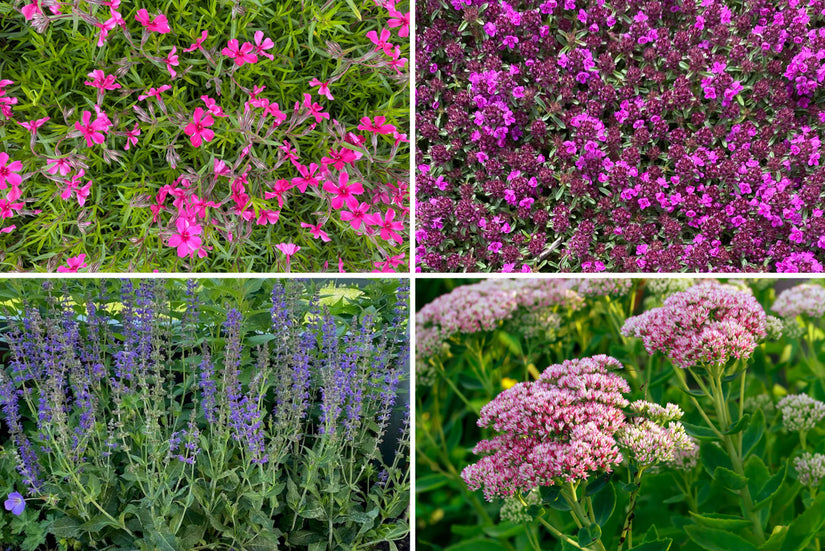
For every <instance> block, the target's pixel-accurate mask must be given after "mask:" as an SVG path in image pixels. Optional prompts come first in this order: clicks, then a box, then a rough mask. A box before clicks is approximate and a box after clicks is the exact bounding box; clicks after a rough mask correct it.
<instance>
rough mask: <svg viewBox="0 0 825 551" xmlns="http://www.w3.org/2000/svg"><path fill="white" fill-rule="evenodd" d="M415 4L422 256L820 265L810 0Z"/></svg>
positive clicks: (534, 263)
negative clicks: (416, 12) (750, 2)
mask: <svg viewBox="0 0 825 551" xmlns="http://www.w3.org/2000/svg"><path fill="white" fill-rule="evenodd" d="M418 13H419V14H421V18H420V21H419V26H418V28H419V32H418V33H417V36H416V41H417V42H416V57H417V59H416V71H417V75H416V85H417V88H416V97H415V101H416V128H417V130H418V136H417V148H418V153H417V156H416V159H417V163H418V166H417V167H416V169H417V171H418V172H417V176H416V197H417V203H416V204H417V210H416V222H417V227H416V231H415V240H416V250H417V252H418V255H417V258H418V259H419V260H418V268H419V269H421V270H422V271H441V272H453V271H456V272H457V271H490V272H506V271H510V270H512V267H513V266H521V267H525V266H526V269H528V270H531V271H542V270H543V271H585V272H598V271H613V272H679V271H685V272H708V271H725V272H728V271H731V272H732V271H736V272H741V271H746V272H762V271H776V272H820V271H822V270H823V264H825V195H823V191H825V188H824V187H823V185H825V158H823V157H822V153H821V150H822V136H823V130H825V107H824V106H825V101H823V100H824V99H825V86H824V85H823V83H825V27H824V26H823V21H825V19H823V18H825V14H823V4H822V1H821V0H810V1H806V2H798V1H797V0H779V1H777V2H773V3H770V4H766V3H762V4H759V5H758V6H753V5H750V4H744V3H731V2H728V1H725V0H702V1H699V0H689V1H688V2H686V3H685V2H678V3H669V2H658V1H648V0H630V1H624V2H621V3H618V4H617V3H605V2H598V1H596V2H574V1H572V0H539V1H527V0H489V1H485V2H482V1H477V0H451V1H450V2H445V1H443V0H424V1H423V2H422V3H421V4H420V6H419V10H418ZM551 236H552V237H551Z"/></svg>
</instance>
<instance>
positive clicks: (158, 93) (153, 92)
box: [138, 84, 172, 101]
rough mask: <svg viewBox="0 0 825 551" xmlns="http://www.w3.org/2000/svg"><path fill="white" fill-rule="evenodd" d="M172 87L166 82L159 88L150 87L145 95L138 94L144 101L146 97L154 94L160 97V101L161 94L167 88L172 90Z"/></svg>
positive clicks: (139, 98)
mask: <svg viewBox="0 0 825 551" xmlns="http://www.w3.org/2000/svg"><path fill="white" fill-rule="evenodd" d="M171 89H172V87H171V86H169V85H168V84H164V85H163V86H161V87H160V88H158V89H157V90H156V89H155V88H149V91H147V92H146V94H145V95H140V96H138V100H140V101H143V100H145V99H146V98H149V97H152V96H154V97H156V98H157V99H158V101H160V95H161V94H162V93H163V92H165V91H166V90H171Z"/></svg>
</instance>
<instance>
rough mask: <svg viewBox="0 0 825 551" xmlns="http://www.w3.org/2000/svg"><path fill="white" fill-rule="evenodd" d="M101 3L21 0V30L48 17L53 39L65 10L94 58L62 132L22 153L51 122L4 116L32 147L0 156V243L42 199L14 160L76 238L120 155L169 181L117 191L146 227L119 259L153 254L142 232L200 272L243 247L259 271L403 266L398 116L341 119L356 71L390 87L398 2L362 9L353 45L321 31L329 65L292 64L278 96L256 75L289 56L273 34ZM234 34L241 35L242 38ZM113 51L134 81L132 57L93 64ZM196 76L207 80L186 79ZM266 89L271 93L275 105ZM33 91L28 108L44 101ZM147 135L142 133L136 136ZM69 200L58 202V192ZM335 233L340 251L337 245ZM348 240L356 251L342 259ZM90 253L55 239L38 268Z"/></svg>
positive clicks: (397, 76)
mask: <svg viewBox="0 0 825 551" xmlns="http://www.w3.org/2000/svg"><path fill="white" fill-rule="evenodd" d="M103 4H105V6H101V7H100V9H96V8H97V6H95V9H94V10H92V11H90V12H87V11H86V10H89V9H91V8H89V7H84V5H83V3H81V4H78V5H72V4H66V3H63V4H59V5H58V4H55V5H54V6H52V10H51V14H49V13H47V12H44V11H43V10H42V9H41V8H40V5H39V3H38V2H34V3H32V4H31V5H30V6H27V7H24V8H23V10H22V15H23V16H24V17H25V19H26V20H28V21H30V23H31V24H32V26H33V27H34V28H35V30H37V31H39V32H43V31H44V30H45V28H47V27H49V26H50V25H53V29H52V34H54V35H56V34H57V33H58V31H59V30H61V29H62V27H63V24H64V20H65V19H67V18H72V19H73V20H74V21H75V23H77V22H78V21H80V22H81V24H85V25H87V26H88V27H89V28H90V29H91V30H93V31H94V32H95V33H96V36H97V48H98V50H97V51H99V52H100V54H101V55H99V56H97V57H96V59H97V60H99V61H97V64H98V66H97V67H96V68H95V69H94V70H92V71H91V72H89V73H88V75H87V77H88V78H87V79H84V80H83V81H82V82H83V84H84V85H85V86H86V87H88V88H86V90H89V91H90V92H92V93H93V96H92V97H90V98H87V102H86V103H85V104H84V106H83V107H82V108H81V107H77V108H73V109H71V108H67V109H65V110H64V112H63V118H64V119H65V120H64V121H52V124H55V125H62V124H64V125H65V126H68V127H69V132H68V133H65V134H64V135H61V136H60V139H59V140H58V139H55V140H54V142H56V144H55V146H54V147H51V146H50V147H49V148H48V150H47V151H38V148H40V149H43V147H45V143H46V142H45V140H47V139H48V140H51V136H52V135H53V134H54V133H55V131H56V128H57V126H54V127H53V126H50V125H49V124H46V123H47V121H49V120H50V118H49V117H45V118H43V119H39V120H33V121H27V122H20V121H17V122H18V124H20V125H21V126H24V127H25V128H26V129H28V130H29V132H30V135H31V150H32V153H33V154H34V156H32V155H25V154H24V152H23V151H21V150H20V149H21V145H22V144H11V145H8V146H7V151H6V152H0V190H6V189H8V191H6V192H5V193H3V194H2V196H0V217H2V220H3V225H4V227H2V229H0V232H3V233H11V234H12V236H11V237H9V238H8V239H9V240H7V241H5V242H2V243H4V244H5V245H7V246H9V247H11V246H14V245H16V244H17V241H15V238H14V237H13V236H14V235H16V234H15V233H14V230H15V229H16V228H17V225H11V224H6V219H12V218H15V217H20V218H23V217H25V218H26V220H25V221H23V224H25V225H32V224H38V223H39V222H38V215H41V214H42V213H43V212H44V211H48V210H49V209H48V208H47V205H46V204H42V201H41V199H38V197H36V196H35V194H34V193H30V194H29V196H28V197H27V187H26V184H22V185H21V182H22V181H23V179H24V178H23V176H21V173H22V172H23V171H24V170H25V171H26V172H25V179H26V180H28V186H29V189H30V190H32V192H33V191H34V189H35V186H36V185H42V184H43V183H44V182H45V183H46V184H47V185H50V186H53V187H54V188H55V191H56V193H55V196H59V197H60V199H62V200H63V201H64V202H66V203H67V204H65V205H61V206H60V207H59V208H60V209H61V210H65V211H69V214H66V215H64V217H66V218H68V219H74V218H78V215H77V214H71V211H73V210H78V211H80V215H79V220H83V221H84V222H83V224H82V225H78V231H81V232H83V233H85V232H86V231H87V230H86V228H87V226H89V225H91V224H93V223H94V220H95V217H94V215H93V214H92V211H91V210H88V209H90V208H91V207H93V206H99V207H100V208H99V209H98V210H106V209H108V208H110V207H111V205H97V202H98V201H99V200H102V199H101V197H104V196H106V197H111V195H112V194H111V192H110V191H109V187H108V186H109V183H110V181H111V180H112V179H114V180H115V184H117V183H120V182H122V178H121V179H119V178H120V177H121V176H124V174H126V175H127V176H126V177H134V173H135V169H134V168H131V169H130V168H129V166H130V163H131V162H132V159H141V161H140V163H142V164H146V163H154V164H155V165H157V166H155V167H154V169H153V168H152V167H149V170H150V171H152V172H153V174H154V173H155V172H160V171H167V170H168V171H171V172H173V173H174V176H173V177H170V178H155V179H151V181H150V182H148V183H147V185H145V186H143V190H144V191H145V193H140V194H139V195H135V196H131V197H130V198H129V199H128V200H127V201H126V202H127V203H128V209H129V213H130V218H129V219H130V220H132V218H131V216H133V214H132V213H133V211H134V212H136V213H140V214H134V216H136V217H142V219H143V220H144V221H145V222H146V224H145V227H144V228H143V231H141V232H139V233H144V232H145V234H146V235H144V236H143V237H142V238H138V239H136V240H134V241H133V242H132V244H136V245H138V246H136V247H131V245H130V247H131V248H134V250H135V253H134V254H135V255H143V257H141V258H137V257H136V258H137V260H136V261H135V262H138V263H146V262H150V261H149V260H148V256H150V255H149V253H148V251H152V255H154V254H155V253H156V251H155V249H156V247H155V246H154V245H150V244H149V243H150V241H154V240H156V241H157V242H158V243H161V244H162V245H163V246H165V247H167V249H166V251H168V252H169V253H171V254H168V253H167V254H166V256H167V258H168V260H169V262H171V263H174V264H175V265H178V263H179V262H185V263H186V264H185V265H186V266H188V267H192V266H206V267H208V266H209V265H210V264H212V263H214V262H217V261H218V259H216V258H215V256H220V257H224V260H226V255H227V254H228V252H229V251H235V253H233V254H240V253H242V252H243V249H244V247H247V246H249V247H251V248H252V249H255V251H257V252H256V253H255V255H254V256H255V257H257V258H259V259H260V266H259V267H261V271H272V270H273V268H275V269H277V268H283V269H284V270H289V269H290V266H291V265H294V264H296V263H300V264H301V266H304V267H308V268H310V269H311V270H313V271H320V270H339V271H346V270H352V269H356V270H361V271H378V272H383V271H387V272H392V271H396V270H397V269H399V267H401V266H403V265H404V264H406V263H407V259H406V256H405V251H404V247H403V243H404V241H405V239H406V235H407V233H408V231H407V219H408V216H409V200H408V187H409V184H408V181H409V175H408V170H407V167H406V166H405V165H404V160H403V157H404V154H405V150H406V147H407V146H406V145H405V144H406V143H407V142H408V139H407V136H406V134H405V133H404V127H403V123H404V122H405V121H403V120H398V119H397V117H396V116H395V114H394V113H389V112H384V111H382V110H379V109H378V108H377V107H376V108H375V109H376V112H367V113H363V112H359V113H358V115H355V116H354V117H355V118H352V117H353V115H348V114H347V109H348V107H347V106H348V105H349V101H350V99H351V97H350V91H351V90H352V89H353V88H352V84H351V83H352V79H353V78H356V79H357V78H360V77H357V76H356V75H355V73H360V72H363V71H371V72H375V73H377V74H381V75H382V76H381V82H382V83H383V85H384V86H385V87H387V88H391V89H392V92H393V93H394V92H395V91H396V89H397V90H403V89H404V88H405V86H406V81H407V80H408V78H409V76H408V66H407V61H408V60H407V58H406V57H404V55H405V52H406V51H407V50H408V42H409V41H408V39H405V38H406V37H408V36H409V14H408V13H407V12H406V10H405V8H404V2H403V1H398V0H392V1H385V2H380V3H379V2H376V3H375V4H374V5H372V6H368V7H366V8H365V12H364V15H363V18H367V19H369V20H370V21H372V22H378V23H379V24H380V25H381V27H380V28H381V30H380V33H377V32H376V31H366V30H363V31H361V32H362V34H363V36H361V37H360V43H358V41H357V40H356V45H355V46H354V47H352V48H348V49H347V51H346V52H345V51H344V50H342V49H341V48H340V47H338V45H337V44H334V45H333V43H332V42H330V43H329V44H330V45H329V48H330V51H329V52H327V54H328V55H329V56H330V57H331V58H334V59H335V60H336V62H335V63H334V64H332V65H330V67H337V69H334V70H332V69H331V71H330V74H315V73H313V74H301V73H300V72H295V73H294V74H293V75H292V76H291V77H290V79H294V80H300V81H302V82H303V84H301V85H299V86H297V87H295V88H293V89H292V91H291V92H288V93H286V94H282V93H281V92H279V88H278V87H277V86H275V87H274V88H273V86H272V85H271V84H270V85H269V88H270V90H268V91H267V85H266V82H267V77H266V76H265V75H267V74H269V73H268V72H270V73H271V71H273V69H272V67H274V66H275V65H277V64H279V63H281V61H278V60H276V59H275V55H279V56H281V57H283V58H284V59H286V58H287V57H293V54H292V53H290V52H289V51H287V50H288V49H289V47H291V46H290V45H288V47H287V50H284V46H283V42H282V41H281V42H278V43H277V44H276V41H273V38H275V39H276V40H277V39H278V37H274V36H273V37H270V36H268V33H267V32H265V31H262V30H254V31H253V30H252V29H249V30H248V31H247V30H246V29H239V30H238V33H237V34H238V35H239V36H238V38H231V39H230V38H228V37H221V36H214V34H213V35H210V31H209V30H201V29H192V31H191V33H192V34H193V37H190V36H188V34H190V33H183V34H181V30H180V24H181V23H183V22H182V21H178V20H176V18H175V16H174V15H173V14H171V13H170V14H165V13H154V12H153V11H150V10H147V9H146V8H143V7H140V6H136V7H137V8H138V9H137V11H136V13H135V14H134V16H133V17H126V16H125V14H126V9H127V6H125V5H121V1H120V0H111V1H107V2H104V3H103ZM232 17H233V18H234V17H235V15H234V14H233V15H232ZM363 18H362V16H360V15H359V17H358V19H359V20H362V19H363ZM252 24H254V23H250V25H252ZM176 25H177V26H176ZM233 29H234V27H233ZM135 32H137V33H138V34H137V36H135V35H134V34H133V33H135ZM233 32H234V31H233ZM247 32H248V34H249V35H251V36H249V40H245V39H244V38H243V36H245V35H246V33H247ZM197 35H199V38H194V36H197ZM192 40H194V42H192ZM186 45H188V47H187V46H186ZM116 47H117V48H121V47H124V48H126V50H127V51H128V52H131V53H130V55H131V56H132V58H133V60H134V61H133V62H131V63H132V65H135V66H139V67H141V74H142V75H143V76H142V77H141V78H142V80H141V81H140V82H136V81H135V80H134V79H133V74H137V73H135V71H134V67H132V70H131V71H129V70H128V69H129V67H124V66H122V65H117V64H110V63H109V62H107V61H106V60H107V59H108V57H107V55H106V54H107V52H108V51H109V50H111V49H113V48H116ZM302 55H303V54H302ZM296 63H297V62H296ZM300 63H301V64H302V65H303V64H304V62H303V61H301V62H300ZM250 66H257V67H256V68H260V69H259V70H258V71H257V72H256V71H255V70H251V69H250ZM130 67H131V66H130ZM313 67H318V65H317V64H314V65H313ZM144 69H145V71H144ZM204 71H206V72H207V73H209V74H210V75H211V77H210V79H209V81H208V82H203V83H200V85H199V84H198V83H197V80H198V79H199V78H200V76H199V75H202V74H204ZM296 71H297V70H296ZM324 73H326V70H324ZM184 77H185V78H184ZM193 79H194V80H193ZM14 84H15V83H14V82H12V81H11V80H2V81H0V110H2V117H0V118H3V119H10V120H12V119H14V113H13V112H12V106H13V105H15V104H16V103H17V99H16V98H14V97H11V96H10V95H7V87H9V86H13V85H14ZM78 84H79V83H78ZM198 86H200V87H198ZM81 88H83V87H81ZM207 90H208V91H207ZM333 93H335V95H333ZM289 96H293V97H289ZM276 97H279V98H284V99H281V104H279V103H278V102H276V101H275V98H276ZM46 99H47V98H46ZM46 99H44V105H45V106H46V108H47V109H50V108H52V107H50V106H49V105H47V104H46V103H45V102H46ZM286 102H289V103H286ZM284 103H286V104H284ZM292 103H294V106H292V107H290V105H291V104H292ZM87 105H89V106H91V107H86V106H87ZM50 114H51V115H55V113H50ZM358 116H360V119H359V118H357V117H358ZM348 117H350V118H352V120H350V119H349V118H348ZM147 134H150V135H151V136H152V138H150V142H145V141H144V140H146V139H147V138H146V136H147ZM38 136H41V137H42V138H41V139H40V141H43V144H39V143H38V140H39V138H38ZM49 143H52V141H49ZM190 146H191V147H190ZM187 148H188V149H187ZM126 152H128V153H126ZM17 157H20V158H17ZM10 159H11V160H10ZM99 159H102V160H103V161H105V163H107V164H108V165H111V166H112V167H113V172H112V173H111V174H109V173H106V172H101V171H100V169H99V167H100V166H101V165H100V163H98V162H97V161H98V160H99ZM147 159H148V160H147ZM121 168H125V169H128V170H127V171H126V172H125V173H124V172H122V171H121ZM128 175H131V176H128ZM137 178H140V176H137ZM127 183H128V182H127ZM141 184H143V182H141ZM129 185H130V186H132V187H136V186H137V184H136V183H135V184H134V185H132V184H131V183H130V184H129ZM98 187H100V188H101V189H100V191H98ZM130 193H131V192H130ZM115 195H116V194H115ZM74 202H76V207H75V208H71V206H70V205H69V204H68V203H74ZM124 208H126V206H125V205H124ZM84 209H85V210H84ZM150 220H151V222H149V221H150ZM44 223H45V222H44ZM18 225H19V224H18ZM64 241H67V242H68V241H70V240H69V239H65V240H64ZM71 241H76V240H71ZM342 243H350V245H352V246H348V248H347V250H342V247H343V246H344V245H342ZM355 244H358V246H357V250H358V257H355V256H354V255H353V254H352V251H353V250H354V249H355V248H356V246H355ZM262 248H263V250H264V252H260V251H261V249H262ZM250 250H251V249H250ZM105 251H106V249H102V250H99V251H93V250H85V251H84V250H71V251H68V250H66V251H64V252H65V253H71V254H72V256H71V257H70V256H69V255H68V254H62V255H57V256H55V255H51V256H52V257H53V260H52V263H51V264H49V265H48V266H43V267H45V268H46V269H54V268H56V267H57V266H56V265H55V262H56V261H58V260H59V261H60V262H62V263H66V265H65V266H64V268H70V269H73V271H76V269H80V268H82V267H86V266H81V264H82V263H80V262H75V263H74V264H71V263H69V259H70V258H76V256H75V255H77V254H84V255H86V256H85V257H84V258H86V257H88V258H89V261H90V262H89V264H91V265H92V266H93V267H94V268H97V267H98V266H99V265H100V264H101V263H105V262H106V261H107V259H105V258H98V257H99V256H100V255H101V254H103V253H104V252H105ZM365 251H366V254H365ZM265 255H266V259H265V258H264V257H265ZM235 260H238V259H235ZM241 262H243V263H244V264H246V262H247V260H243V261H241ZM87 266H88V264H87ZM263 266H265V269H264V268H263ZM30 267H31V266H30ZM133 267H134V264H130V268H133ZM213 271H214V270H213Z"/></svg>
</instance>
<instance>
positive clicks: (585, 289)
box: [568, 277, 633, 298]
mask: <svg viewBox="0 0 825 551" xmlns="http://www.w3.org/2000/svg"><path fill="white" fill-rule="evenodd" d="M568 285H569V287H570V288H571V289H573V290H574V291H576V292H577V293H579V294H580V295H582V296H583V297H588V298H597V297H623V296H625V295H626V294H627V293H629V292H630V290H631V289H632V288H633V280H632V279H630V278H615V277H612V278H582V279H571V280H570V282H569V283H568Z"/></svg>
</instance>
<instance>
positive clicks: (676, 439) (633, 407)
mask: <svg viewBox="0 0 825 551" xmlns="http://www.w3.org/2000/svg"><path fill="white" fill-rule="evenodd" d="M629 409H630V411H631V412H632V414H633V418H632V419H631V421H630V422H629V423H628V424H626V425H625V426H624V427H622V428H621V429H620V430H619V433H618V441H619V446H620V447H621V449H622V451H623V452H624V453H625V454H626V455H627V457H628V458H629V459H631V460H632V461H634V462H636V463H637V464H639V466H641V467H651V466H653V465H656V464H657V463H668V462H671V461H673V460H674V459H675V456H676V453H677V452H686V451H690V450H692V449H693V447H694V446H695V444H694V443H693V442H692V441H691V440H690V437H689V436H688V435H687V433H685V427H683V426H682V423H680V422H678V419H681V418H682V415H683V412H682V409H681V408H680V407H679V406H677V405H676V404H667V406H664V407H663V406H660V405H659V404H654V403H651V402H647V401H644V400H637V401H636V402H633V403H632V404H630V408H629Z"/></svg>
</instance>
